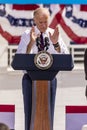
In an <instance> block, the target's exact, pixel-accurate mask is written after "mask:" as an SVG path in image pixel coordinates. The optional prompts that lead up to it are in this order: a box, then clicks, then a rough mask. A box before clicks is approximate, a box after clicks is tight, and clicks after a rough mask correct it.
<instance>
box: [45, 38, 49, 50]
mask: <svg viewBox="0 0 87 130" xmlns="http://www.w3.org/2000/svg"><path fill="white" fill-rule="evenodd" d="M44 40H45V47H46V50H47V49H48V46H49V45H50V43H49V38H48V37H45V39H44Z"/></svg>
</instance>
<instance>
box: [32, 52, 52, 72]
mask: <svg viewBox="0 0 87 130" xmlns="http://www.w3.org/2000/svg"><path fill="white" fill-rule="evenodd" d="M34 63H35V65H36V67H38V68H39V69H42V70H46V69H48V68H50V67H51V65H52V63H53V57H52V55H51V54H50V53H48V52H47V51H40V52H38V53H37V54H36V55H35V57H34Z"/></svg>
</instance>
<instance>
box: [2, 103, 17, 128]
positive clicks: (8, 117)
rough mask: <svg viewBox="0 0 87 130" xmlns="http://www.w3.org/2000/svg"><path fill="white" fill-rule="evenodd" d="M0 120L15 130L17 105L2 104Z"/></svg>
mask: <svg viewBox="0 0 87 130" xmlns="http://www.w3.org/2000/svg"><path fill="white" fill-rule="evenodd" d="M0 122H1V123H4V124H6V125H7V126H8V127H9V128H10V130H15V105H9V104H7V105H6V104H5V105H4V104H1V105H0Z"/></svg>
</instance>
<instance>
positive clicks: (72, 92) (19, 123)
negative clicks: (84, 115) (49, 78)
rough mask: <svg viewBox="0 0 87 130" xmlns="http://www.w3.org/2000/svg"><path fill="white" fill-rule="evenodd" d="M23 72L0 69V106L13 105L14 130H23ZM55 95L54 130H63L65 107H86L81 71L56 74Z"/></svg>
mask: <svg viewBox="0 0 87 130" xmlns="http://www.w3.org/2000/svg"><path fill="white" fill-rule="evenodd" d="M22 76H23V72H22V71H14V70H12V68H0V104H15V110H16V111H15V130H24V112H23V100H22V91H21V90H22V89H21V80H22ZM57 79H58V82H57V94H56V105H55V118H54V130H65V124H66V120H65V116H66V114H65V106H66V105H80V106H81V105H87V100H86V97H85V86H86V84H87V81H86V80H85V75H84V70H83V69H79V68H78V69H73V70H72V71H62V72H59V73H58V74H57Z"/></svg>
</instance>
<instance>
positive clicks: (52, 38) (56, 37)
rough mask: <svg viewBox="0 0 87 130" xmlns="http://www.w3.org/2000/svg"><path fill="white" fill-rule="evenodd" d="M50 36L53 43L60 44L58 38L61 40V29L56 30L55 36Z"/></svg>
mask: <svg viewBox="0 0 87 130" xmlns="http://www.w3.org/2000/svg"><path fill="white" fill-rule="evenodd" d="M49 36H50V40H51V41H52V43H53V44H56V43H57V42H58V38H59V29H58V27H56V28H55V30H54V33H53V34H51V33H50V32H49Z"/></svg>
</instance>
